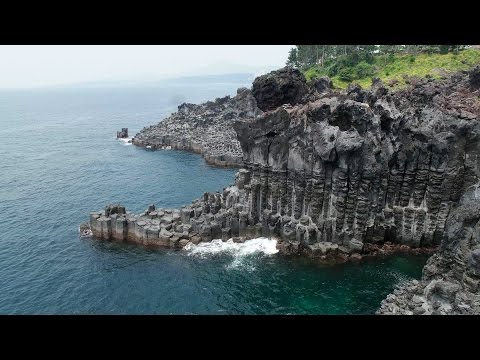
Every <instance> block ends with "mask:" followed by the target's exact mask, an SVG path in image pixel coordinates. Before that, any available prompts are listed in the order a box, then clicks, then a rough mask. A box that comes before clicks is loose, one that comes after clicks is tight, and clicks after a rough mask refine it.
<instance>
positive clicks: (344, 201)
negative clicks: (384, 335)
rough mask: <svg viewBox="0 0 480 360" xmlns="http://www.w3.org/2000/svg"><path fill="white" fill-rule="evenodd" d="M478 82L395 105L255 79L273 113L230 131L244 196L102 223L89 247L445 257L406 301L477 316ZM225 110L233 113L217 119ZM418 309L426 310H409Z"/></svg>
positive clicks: (423, 87) (218, 196)
mask: <svg viewBox="0 0 480 360" xmlns="http://www.w3.org/2000/svg"><path fill="white" fill-rule="evenodd" d="M477 74H478V69H474V70H472V71H470V72H464V73H458V74H455V75H453V76H451V77H450V78H449V79H445V80H443V81H433V80H432V79H425V80H421V81H416V82H412V83H411V86H410V87H409V88H406V89H404V90H401V91H397V92H395V93H390V92H389V91H388V90H387V88H385V87H384V86H383V84H382V83H381V81H379V80H378V79H375V80H374V81H373V84H372V88H371V89H370V90H364V89H362V88H361V87H359V86H358V85H352V86H349V88H348V89H347V91H345V92H343V91H334V90H332V89H330V88H329V87H330V86H329V85H328V81H326V80H325V81H321V82H320V84H318V86H316V85H315V83H313V84H306V83H305V79H304V78H302V77H301V76H298V73H297V72H296V71H295V70H291V69H283V70H280V71H277V72H273V73H271V74H269V75H268V76H265V77H261V78H260V79H256V80H255V82H254V86H253V95H254V96H255V98H256V103H257V105H258V107H259V108H260V109H263V110H265V113H263V114H261V115H260V116H258V117H256V118H252V117H249V116H247V117H246V118H248V121H245V120H244V119H243V118H241V117H239V118H240V120H237V121H234V123H233V128H234V131H235V132H236V137H237V139H238V141H239V145H240V146H241V150H242V151H241V153H242V154H243V167H244V168H243V169H241V170H240V171H239V172H238V173H237V176H236V180H235V184H234V185H232V186H230V187H228V188H226V189H224V190H223V191H222V192H216V193H205V194H204V196H203V197H202V198H201V199H197V200H195V201H193V202H192V204H190V205H189V206H186V207H184V208H182V209H180V210H173V209H160V210H156V209H154V208H151V209H148V210H147V211H146V212H145V213H144V214H141V215H131V214H129V213H128V212H127V213H126V214H120V215H118V214H114V215H110V216H108V215H107V213H106V212H105V213H104V214H101V213H92V214H91V217H90V224H91V227H92V231H93V234H94V236H96V237H98V238H104V239H118V240H125V241H134V242H137V243H142V244H144V245H155V246H157V245H158V246H170V247H181V246H182V245H184V244H186V243H188V242H189V241H190V242H193V243H197V242H199V241H211V240H212V239H215V238H221V239H228V238H232V237H233V238H237V237H241V238H252V237H257V236H273V237H276V238H277V239H279V243H278V246H279V248H280V250H281V252H283V253H286V254H297V253H302V254H306V255H308V256H312V257H316V258H319V259H321V260H324V261H330V260H335V261H346V260H348V259H351V260H357V259H359V258H361V256H362V255H364V254H372V253H376V252H378V253H382V252H385V250H384V249H382V246H384V245H385V246H386V248H387V252H388V251H390V250H391V249H393V248H398V249H400V250H401V249H416V248H435V247H437V246H439V245H440V252H439V253H438V254H436V255H435V256H434V257H432V259H431V260H429V263H428V264H429V265H427V266H426V268H425V271H424V278H423V280H422V281H421V282H419V283H418V284H415V283H411V284H408V285H407V288H406V289H405V290H398V291H397V293H398V294H400V293H401V294H411V292H412V291H417V290H415V289H422V291H427V293H424V295H425V299H426V300H425V299H423V298H422V301H424V302H425V303H426V304H427V305H422V307H425V312H426V313H429V312H430V310H429V309H430V307H429V306H430V305H429V301H431V300H430V299H433V300H432V301H433V303H435V301H437V300H438V299H437V298H438V297H439V296H440V298H441V299H446V298H447V299H448V301H450V303H449V304H451V301H453V300H452V299H453V297H452V296H453V295H452V294H460V295H458V296H460V297H461V298H462V299H464V297H465V296H467V297H468V298H469V299H470V300H468V301H467V300H461V301H460V300H459V301H458V306H457V305H456V306H457V308H459V309H467V310H465V311H467V312H477V310H476V309H477V307H476V306H477V305H476V304H477V303H475V301H477V300H475V299H477V298H472V297H469V296H470V295H464V294H465V292H464V290H465V289H467V288H468V289H467V290H468V291H470V293H471V294H478V291H479V289H478V279H479V278H478V271H477V270H476V269H477V267H478V264H479V262H480V259H479V253H480V250H478V241H477V239H476V238H477V232H478V229H477V227H478V226H477V223H478V218H477V217H476V216H477V215H478V209H477V208H476V207H475V205H474V204H475V201H474V200H472V199H476V197H475V196H476V195H475V196H474V197H472V196H473V195H471V194H470V195H468V194H469V191H470V190H469V189H472V188H474V187H475V189H476V186H478V184H479V176H480V121H479V120H480V107H479V105H480V101H479V95H480V89H479V88H478V87H477V85H476V80H475V79H476V76H477ZM472 79H473V80H472ZM283 92H285V94H284V95H282V94H283ZM275 94H276V95H275ZM276 97H278V98H279V99H278V100H275V98H276ZM222 101H229V100H228V99H227V100H220V101H219V100H217V101H216V102H215V103H214V104H215V107H218V106H220V105H221V104H222ZM205 106H209V105H202V106H201V107H202V108H201V110H198V109H199V108H198V107H197V106H196V105H183V107H182V110H181V111H180V109H179V112H182V111H184V110H183V108H188V112H190V111H193V113H196V111H199V112H198V116H200V117H201V116H203V115H200V114H204V113H205ZM195 109H197V110H195ZM221 114H223V113H222V112H221V111H220V112H217V116H223V115H221ZM178 116H180V117H181V115H178V114H177V115H175V117H178ZM190 118H192V117H190ZM199 121H201V120H199ZM202 121H203V120H202ZM175 124H178V122H175ZM158 126H160V125H158ZM169 131H171V130H169ZM150 138H152V137H150ZM141 139H142V137H140V140H139V141H142V140H141ZM163 142H164V140H162V141H161V142H159V143H163ZM475 194H477V192H476V190H475ZM465 196H467V198H465ZM462 197H463V198H462ZM461 198H462V199H464V200H462V201H461V202H460V199H461ZM468 199H470V200H468ZM479 216H480V215H479ZM472 234H473V235H472ZM440 279H441V280H440ZM459 279H460V280H459ZM435 281H436V282H435ZM439 281H443V282H446V283H445V284H443V285H442V283H441V282H439ZM432 282H433V283H435V284H437V283H438V284H440V285H435V286H433V285H432V287H435V288H437V287H440V289H439V290H438V291H437V290H435V291H433V290H432V291H433V294H434V295H431V296H430V295H428V294H430V292H429V291H430V290H425V289H427V288H428V289H430V288H429V287H428V286H429V285H428V284H432ZM467 290H465V291H467ZM418 291H420V290H418ZM436 294H441V295H436ZM402 296H404V295H402ZM405 296H407V295H405ZM429 296H430V298H429ZM455 296H457V295H455ZM474 296H477V295H474ZM397 298H398V299H400V298H401V296H399V297H397ZM399 301H400V300H399ZM410 301H419V300H418V299H417V298H415V300H412V299H411V298H408V300H405V301H404V303H405V304H407V306H410V305H409V304H410ZM439 301H440V302H441V301H443V300H439ZM445 301H446V300H445ZM455 301H457V300H455ZM399 304H400V305H398V304H397V305H396V306H397V307H398V309H401V308H402V306H403V305H402V304H403V303H401V301H400V303H399ZM422 304H423V303H422ZM435 304H436V303H435ZM467 305H468V306H469V307H468V306H467ZM435 306H436V305H434V304H432V305H431V308H433V309H434V308H435ZM440 306H441V307H442V309H447V308H448V306H447V305H440ZM450 306H451V307H452V308H454V307H453V305H450ZM391 308H392V309H396V308H395V307H390V305H388V307H387V308H382V309H381V310H380V312H381V313H386V312H388V311H390V310H391ZM437 308H438V307H437ZM457 308H455V309H457ZM392 311H393V310H392ZM395 311H397V310H395ZM398 311H400V310H398ZM398 311H397V312H398ZM405 311H413V310H405ZM416 311H420V310H419V309H417V310H416ZM442 311H444V312H448V311H447V310H442ZM455 311H457V310H455ZM459 311H460V310H459Z"/></svg>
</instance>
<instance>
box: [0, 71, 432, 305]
mask: <svg viewBox="0 0 480 360" xmlns="http://www.w3.org/2000/svg"><path fill="white" fill-rule="evenodd" d="M248 80H249V79H244V80H241V79H239V78H238V77H237V78H236V79H235V81H233V80H232V82H230V83H228V82H225V83H211V82H206V83H205V84H201V82H200V83H196V84H195V86H192V84H188V83H187V84H184V83H179V84H177V85H175V86H172V84H169V85H168V86H167V85H165V86H164V87H162V86H160V85H159V86H157V87H155V86H150V87H145V88H142V87H128V88H124V89H118V88H117V89H108V88H92V89H72V88H66V89H49V90H47V89H44V90H30V91H1V92H0V136H1V139H2V141H1V142H0V155H1V158H2V162H1V165H2V166H1V172H0V224H2V231H1V233H0V313H1V314H372V313H374V312H375V310H376V309H377V308H378V306H379V305H380V301H381V300H382V299H383V298H384V297H385V296H386V295H387V294H388V293H389V292H390V291H391V290H392V289H393V288H394V286H395V285H396V284H397V283H398V282H400V281H403V280H407V279H410V278H419V277H420V275H421V269H422V267H423V265H424V263H425V260H426V257H425V256H405V255H398V256H393V257H389V258H383V259H369V260H366V261H364V262H362V263H361V264H343V265H337V266H322V265H318V264H316V263H314V262H312V261H310V260H308V259H302V258H296V257H282V256H279V255H278V254H277V253H276V251H275V247H274V245H275V244H274V240H269V239H255V240H252V241H249V242H247V243H244V244H234V243H221V242H214V243H212V244H205V245H201V246H198V247H192V248H190V249H188V250H186V251H172V250H163V251H162V250H161V251H151V250H148V249H142V248H138V247H135V246H132V245H125V244H116V243H108V242H98V241H95V240H92V239H80V238H79V237H78V225H79V224H80V223H81V222H84V221H86V220H87V219H88V213H89V212H90V211H93V210H101V209H103V207H104V206H105V205H106V204H107V203H109V202H121V203H122V204H124V205H125V206H126V207H127V210H128V211H131V212H140V211H143V210H144V209H145V208H146V207H147V206H148V205H149V204H150V203H155V205H157V207H180V206H182V205H185V204H188V203H189V202H190V201H191V200H193V199H195V198H198V197H199V196H201V195H202V194H203V192H205V191H216V190H221V189H223V188H224V187H226V186H228V185H229V184H231V183H232V182H233V180H234V173H235V170H234V169H221V168H213V167H210V166H208V165H206V164H205V162H204V161H203V159H202V157H201V156H199V155H196V154H191V153H184V152H178V151H174V150H164V151H156V152H151V151H145V150H143V149H139V148H137V147H135V146H132V145H131V144H128V143H126V142H124V141H123V142H122V141H118V140H117V139H115V133H116V131H117V130H120V129H121V128H122V127H128V128H129V133H130V135H131V136H133V135H134V134H135V133H136V132H137V131H139V130H140V129H141V128H142V127H143V126H146V125H150V124H154V123H156V122H158V121H160V120H161V119H162V118H163V117H165V116H167V115H168V114H169V113H170V112H172V111H175V110H176V106H177V105H179V103H178V102H179V99H181V100H180V102H182V101H187V102H199V101H206V100H210V99H214V98H215V97H221V96H224V95H226V94H230V95H234V94H235V91H236V89H237V88H238V87H241V86H246V85H248ZM197 81H199V80H198V79H197Z"/></svg>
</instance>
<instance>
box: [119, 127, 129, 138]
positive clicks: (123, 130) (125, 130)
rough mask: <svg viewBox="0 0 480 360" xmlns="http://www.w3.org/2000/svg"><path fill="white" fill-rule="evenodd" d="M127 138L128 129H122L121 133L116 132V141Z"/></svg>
mask: <svg viewBox="0 0 480 360" xmlns="http://www.w3.org/2000/svg"><path fill="white" fill-rule="evenodd" d="M126 138H128V128H122V131H117V139H126Z"/></svg>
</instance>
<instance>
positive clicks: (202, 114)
mask: <svg viewBox="0 0 480 360" xmlns="http://www.w3.org/2000/svg"><path fill="white" fill-rule="evenodd" d="M261 113H262V111H261V110H260V109H258V108H257V106H256V102H255V98H254V97H253V96H252V93H251V91H250V90H249V89H247V88H240V89H238V90H237V95H236V96H235V97H233V98H230V96H225V97H223V98H218V99H216V100H215V101H208V102H206V103H204V104H200V105H195V104H187V103H184V104H181V105H180V106H179V107H178V111H177V112H176V113H173V114H172V115H171V116H169V117H168V118H166V119H164V120H163V121H161V122H160V123H158V124H157V125H153V126H148V127H145V128H143V129H142V130H141V131H140V132H139V133H138V134H136V135H135V137H134V139H133V144H135V145H137V146H141V147H145V148H147V149H152V150H156V149H178V150H187V151H193V152H196V153H200V154H202V155H203V157H204V158H205V160H206V162H207V163H209V164H212V165H218V166H240V165H241V164H242V157H243V154H242V150H241V148H240V143H239V142H238V140H237V138H236V134H235V131H234V130H233V127H232V125H233V123H234V121H244V122H249V121H252V120H253V119H254V118H255V117H256V116H257V115H259V114H261Z"/></svg>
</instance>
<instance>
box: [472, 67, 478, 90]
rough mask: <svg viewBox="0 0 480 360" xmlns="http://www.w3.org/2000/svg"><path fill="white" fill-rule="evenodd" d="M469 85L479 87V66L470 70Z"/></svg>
mask: <svg viewBox="0 0 480 360" xmlns="http://www.w3.org/2000/svg"><path fill="white" fill-rule="evenodd" d="M470 85H472V86H473V87H475V88H480V66H477V67H475V68H474V69H472V70H471V72H470Z"/></svg>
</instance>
